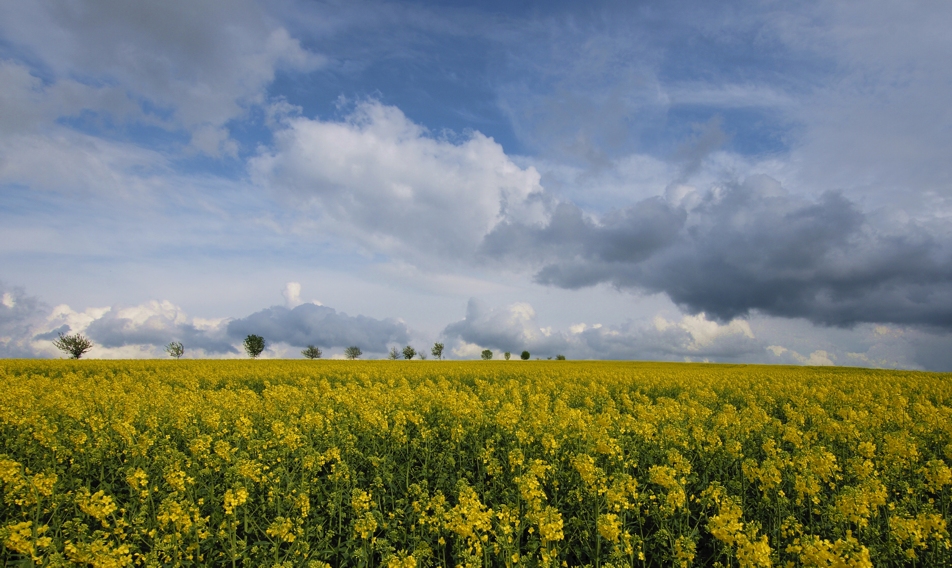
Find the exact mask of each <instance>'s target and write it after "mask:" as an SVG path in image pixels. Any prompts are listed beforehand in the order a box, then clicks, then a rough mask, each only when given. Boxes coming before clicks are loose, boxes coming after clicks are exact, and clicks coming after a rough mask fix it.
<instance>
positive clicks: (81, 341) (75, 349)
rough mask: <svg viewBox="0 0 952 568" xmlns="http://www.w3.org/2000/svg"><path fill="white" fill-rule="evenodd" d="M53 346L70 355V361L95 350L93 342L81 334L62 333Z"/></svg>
mask: <svg viewBox="0 0 952 568" xmlns="http://www.w3.org/2000/svg"><path fill="white" fill-rule="evenodd" d="M53 345H55V346H56V348H57V349H59V350H60V351H64V352H66V353H67V354H69V358H70V359H79V358H81V357H82V356H83V353H85V352H87V351H89V350H90V349H92V348H93V342H92V341H90V340H89V339H87V338H86V337H84V336H83V335H82V334H79V333H74V334H72V335H70V334H63V332H60V334H59V337H58V338H57V339H54V340H53Z"/></svg>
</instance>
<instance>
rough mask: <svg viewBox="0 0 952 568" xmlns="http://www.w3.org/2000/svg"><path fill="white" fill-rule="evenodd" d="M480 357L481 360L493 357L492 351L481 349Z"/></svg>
mask: <svg viewBox="0 0 952 568" xmlns="http://www.w3.org/2000/svg"><path fill="white" fill-rule="evenodd" d="M481 357H482V358H483V361H489V360H490V359H492V358H493V352H492V351H490V350H489V349H483V352H482V354H481Z"/></svg>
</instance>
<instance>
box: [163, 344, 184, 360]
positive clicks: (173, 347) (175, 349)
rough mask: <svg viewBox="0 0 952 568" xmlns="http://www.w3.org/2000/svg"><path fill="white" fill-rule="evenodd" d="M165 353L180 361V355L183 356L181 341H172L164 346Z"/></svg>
mask: <svg viewBox="0 0 952 568" xmlns="http://www.w3.org/2000/svg"><path fill="white" fill-rule="evenodd" d="M165 352H166V353H168V354H169V355H171V356H172V357H175V358H176V359H181V358H182V355H185V346H184V345H182V342H181V341H173V342H172V343H169V344H168V345H166V346H165Z"/></svg>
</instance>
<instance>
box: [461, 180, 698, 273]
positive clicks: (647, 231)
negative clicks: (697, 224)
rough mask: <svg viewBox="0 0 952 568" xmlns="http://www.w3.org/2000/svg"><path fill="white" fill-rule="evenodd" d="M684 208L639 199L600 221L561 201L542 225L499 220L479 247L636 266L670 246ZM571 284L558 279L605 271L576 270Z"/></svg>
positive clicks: (503, 253) (496, 254)
mask: <svg viewBox="0 0 952 568" xmlns="http://www.w3.org/2000/svg"><path fill="white" fill-rule="evenodd" d="M685 219H686V214H685V212H684V210H682V209H678V208H674V207H671V206H670V205H668V204H667V203H665V202H664V200H662V199H661V198H657V197H654V198H651V199H646V200H644V201H641V202H639V203H637V204H635V205H634V206H632V207H629V208H626V209H622V210H615V211H611V212H609V213H608V214H607V215H605V216H604V217H603V218H602V219H601V220H600V221H599V223H597V224H596V222H595V221H593V220H591V219H589V218H586V217H585V216H584V214H583V213H582V210H581V209H579V208H578V207H576V206H575V205H573V204H570V203H560V204H559V205H558V206H557V207H556V208H555V210H554V211H553V213H552V217H551V219H550V220H549V223H548V224H547V225H545V226H543V227H537V226H527V225H523V224H519V223H511V222H503V223H500V224H499V225H498V226H497V227H496V228H495V229H494V230H493V231H492V232H491V233H489V234H488V235H487V236H486V238H485V239H484V241H483V243H482V245H481V246H480V254H481V255H483V256H484V257H487V258H504V257H510V258H515V259H518V260H523V261H538V259H540V258H542V259H545V260H546V261H552V262H555V263H556V264H554V265H553V266H555V265H558V264H560V263H562V262H565V261H568V260H570V259H576V258H578V259H586V261H587V262H589V263H592V266H593V267H594V264H595V263H599V264H606V265H609V266H611V265H628V264H637V263H639V262H641V261H644V260H646V259H647V258H649V257H650V256H651V255H652V254H654V253H655V252H657V251H659V250H661V249H663V248H665V247H667V246H669V245H670V244H671V243H673V242H674V240H675V239H676V238H677V237H678V234H679V233H680V231H681V228H682V227H683V226H684V222H685ZM578 277H579V280H578V281H575V282H571V283H569V282H567V281H566V282H561V283H560V284H559V285H564V286H565V287H568V288H579V287H582V286H586V285H591V284H595V283H597V282H598V281H600V280H601V279H602V278H603V277H604V275H602V274H600V273H591V274H585V275H582V274H579V275H578Z"/></svg>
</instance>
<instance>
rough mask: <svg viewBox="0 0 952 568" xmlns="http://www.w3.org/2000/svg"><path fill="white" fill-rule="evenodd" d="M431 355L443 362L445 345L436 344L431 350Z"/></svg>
mask: <svg viewBox="0 0 952 568" xmlns="http://www.w3.org/2000/svg"><path fill="white" fill-rule="evenodd" d="M430 353H432V354H433V356H434V357H436V358H437V359H439V360H440V361H442V360H443V344H442V343H434V344H433V349H430Z"/></svg>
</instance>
